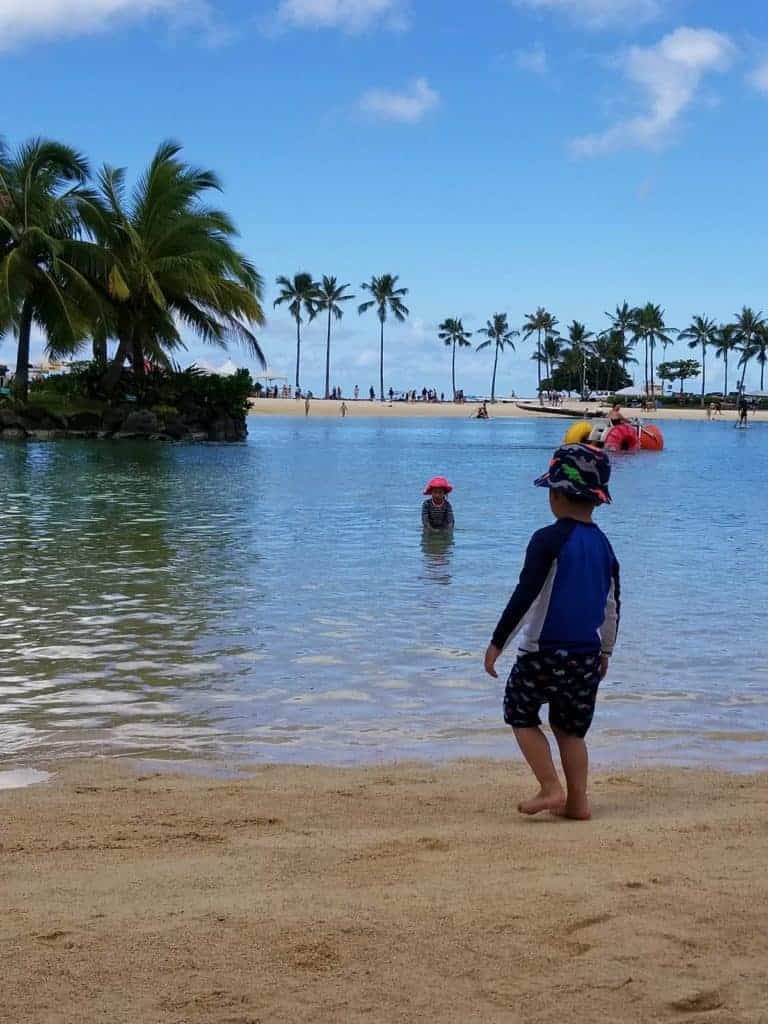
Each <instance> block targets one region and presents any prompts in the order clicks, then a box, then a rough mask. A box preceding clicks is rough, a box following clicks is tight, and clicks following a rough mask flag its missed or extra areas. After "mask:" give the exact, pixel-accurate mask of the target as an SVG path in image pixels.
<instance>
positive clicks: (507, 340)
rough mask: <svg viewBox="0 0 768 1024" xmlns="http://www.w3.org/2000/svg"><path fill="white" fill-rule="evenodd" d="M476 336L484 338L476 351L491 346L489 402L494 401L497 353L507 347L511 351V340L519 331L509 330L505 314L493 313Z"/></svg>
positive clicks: (512, 343) (512, 345)
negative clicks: (491, 371) (491, 369)
mask: <svg viewBox="0 0 768 1024" xmlns="http://www.w3.org/2000/svg"><path fill="white" fill-rule="evenodd" d="M477 333H478V334H482V335H484V336H485V339H486V340H485V341H483V342H482V343H481V344H480V345H478V346H477V349H476V351H477V352H480V351H481V350H482V349H484V348H489V347H490V346H491V345H493V350H494V351H493V377H492V378H491V401H492V402H495V401H496V368H497V366H498V363H499V353H500V352H503V351H504V349H505V348H506V347H507V346H509V347H510V348H511V349H512V350H513V351H514V348H515V345H514V342H513V341H512V339H513V338H516V337H518V335H519V334H520V332H519V331H513V330H510V327H509V323H508V321H507V314H506V313H494V314H493V317H492V318H491V319H490V320H488V321H487V322H486V325H485V327H481V328H480V329H479V330H478V332H477Z"/></svg>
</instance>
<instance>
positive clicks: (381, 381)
mask: <svg viewBox="0 0 768 1024" xmlns="http://www.w3.org/2000/svg"><path fill="white" fill-rule="evenodd" d="M379 397H380V399H381V401H382V402H383V401H384V321H383V320H382V321H381V337H380V338H379Z"/></svg>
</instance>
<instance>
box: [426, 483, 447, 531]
mask: <svg viewBox="0 0 768 1024" xmlns="http://www.w3.org/2000/svg"><path fill="white" fill-rule="evenodd" d="M452 490H453V487H452V486H451V484H449V483H448V481H447V480H446V479H445V477H444V476H434V477H432V479H431V480H430V481H429V483H428V484H427V486H426V487H425V488H424V493H425V494H427V495H429V497H428V498H427V500H426V501H425V502H424V504H423V505H422V506H421V525H422V526H423V527H424V529H425V530H428V531H430V532H438V533H441V532H446V531H449V530H452V529H453V524H454V518H453V508H452V506H451V503H450V501H448V498H447V495H449V494H450V493H451V491H452Z"/></svg>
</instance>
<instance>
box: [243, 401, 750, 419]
mask: <svg viewBox="0 0 768 1024" xmlns="http://www.w3.org/2000/svg"><path fill="white" fill-rule="evenodd" d="M346 402H347V410H348V411H347V415H348V416H349V417H353V418H354V417H361V416H363V417H370V416H384V417H397V416H400V417H403V416H406V417H407V416H418V417H422V416H436V417H440V416H450V417H451V418H455V419H467V420H468V419H472V418H473V417H474V416H475V415H476V414H477V410H478V408H479V405H478V404H477V403H472V402H467V403H466V404H465V405H454V404H453V403H452V402H435V403H429V402H392V403H390V402H368V401H364V400H359V401H357V402H355V401H353V400H352V399H346ZM530 404H533V403H530ZM566 406H567V408H568V409H573V410H574V411H578V412H589V413H595V412H597V411H598V409H601V410H604V411H606V412H607V408H606V406H604V405H600V404H599V403H597V402H567V403H566ZM488 411H489V413H490V416H491V419H525V418H528V417H536V418H537V419H555V418H556V417H554V416H551V415H549V414H548V413H542V412H535V411H534V409H532V408H522V409H521V408H520V406H519V405H517V404H516V402H514V401H509V400H507V401H504V402H497V403H496V404H495V405H489V406H488ZM625 413H626V415H627V416H637V417H638V418H641V419H644V420H649V421H652V420H656V421H659V420H700V421H703V422H707V416H706V413H705V412H704V411H703V410H702V409H659V410H658V411H656V412H642V411H641V410H640V409H627V410H625ZM251 415H252V416H302V417H303V416H304V402H303V401H302V400H297V399H295V398H253V399H251ZM310 416H330V417H336V418H339V419H340V418H341V402H337V401H326V400H325V399H320V398H313V399H312V401H311V404H310ZM753 419H756V420H758V421H762V422H767V421H768V412H759V413H757V414H755V415H754V417H753V416H752V415H750V421H752V420H753ZM721 421H722V422H730V423H732V424H733V423H735V422H736V413H735V412H732V411H728V412H724V413H723V415H722V417H721V418H720V419H719V420H715V421H714V422H715V423H717V422H721Z"/></svg>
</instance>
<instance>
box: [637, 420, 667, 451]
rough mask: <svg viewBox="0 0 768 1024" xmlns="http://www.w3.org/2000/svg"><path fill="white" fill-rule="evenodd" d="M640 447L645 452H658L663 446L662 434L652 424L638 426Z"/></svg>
mask: <svg viewBox="0 0 768 1024" xmlns="http://www.w3.org/2000/svg"><path fill="white" fill-rule="evenodd" d="M640 447H641V448H642V449H643V451H646V452H660V451H662V450H663V448H664V435H663V434H662V432H661V431H660V430H659V428H658V427H654V426H653V424H650V426H647V427H641V428H640Z"/></svg>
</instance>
